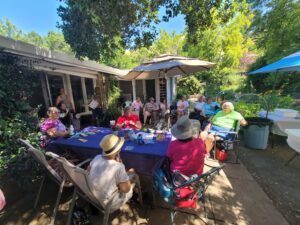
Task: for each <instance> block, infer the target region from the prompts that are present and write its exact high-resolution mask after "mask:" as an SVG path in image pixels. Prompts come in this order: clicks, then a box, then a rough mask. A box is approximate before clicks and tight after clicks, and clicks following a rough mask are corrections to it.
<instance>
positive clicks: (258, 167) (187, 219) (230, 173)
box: [0, 140, 300, 225]
mask: <svg viewBox="0 0 300 225" xmlns="http://www.w3.org/2000/svg"><path fill="white" fill-rule="evenodd" d="M240 153H241V160H242V162H243V164H245V166H244V165H243V164H227V165H226V167H225V168H224V170H223V171H222V172H221V173H220V175H219V176H216V178H215V180H214V181H213V182H212V184H211V185H210V186H209V188H208V190H207V194H208V199H209V201H208V211H209V217H211V218H213V219H211V220H208V222H209V223H210V224H238V225H240V224H254V225H268V224H272V225H277V224H278V225H285V224H288V223H287V221H288V222H289V223H290V224H295V225H296V224H300V218H299V214H300V211H299V209H300V201H299V200H300V199H299V196H300V194H299V191H300V182H299V180H300V174H299V173H298V171H299V167H300V166H299V160H300V157H299V158H298V159H295V161H294V162H292V163H291V165H289V166H287V167H285V166H284V162H285V161H286V160H287V159H288V158H289V157H290V156H291V155H292V154H293V151H292V150H291V149H289V147H288V146H287V145H286V144H285V142H284V141H280V140H279V141H278V143H277V145H276V147H275V148H274V149H267V150H265V151H256V150H250V149H247V148H244V147H243V146H242V145H241V146H240ZM206 164H207V165H209V166H216V165H218V163H217V162H215V161H207V162H206ZM246 168H247V169H246ZM208 169H209V167H206V168H205V170H208ZM247 170H248V171H250V173H251V174H252V176H251V175H250V173H249V172H248V171H247ZM256 181H257V182H258V183H259V184H260V186H259V185H258V184H257V182H256ZM142 185H143V187H142V188H143V190H144V191H145V192H146V193H147V192H150V190H151V179H150V178H143V179H142ZM261 187H262V188H261ZM6 189H7V188H6ZM12 189H13V191H11V192H10V194H9V195H10V196H7V198H8V202H9V204H8V206H7V208H6V209H5V210H4V212H2V213H1V214H0V224H1V225H2V224H3V225H24V224H30V225H44V224H45V225H46V224H49V220H50V215H51V214H52V210H53V205H54V202H55V198H56V196H57V192H58V187H57V185H55V184H54V183H52V182H51V180H47V183H46V186H45V188H44V189H43V190H42V195H41V198H40V203H39V205H38V207H37V209H33V208H32V207H33V204H34V198H35V195H36V190H37V184H35V185H33V186H32V188H31V189H29V190H26V191H22V192H20V191H19V190H18V189H17V188H12ZM265 192H266V193H267V194H268V196H269V197H270V198H271V199H272V200H270V198H268V196H267V195H266V194H265ZM14 193H15V194H14ZM71 195H72V189H69V190H66V191H65V192H64V194H63V198H62V201H61V204H60V208H59V211H58V214H57V219H56V223H55V224H57V225H65V224H66V219H67V213H68V207H69V202H70V199H71ZM150 196H151V195H149V194H148V196H147V195H145V205H144V207H140V206H139V205H138V204H136V203H133V202H132V203H130V204H127V205H125V207H123V208H122V210H121V211H117V212H115V213H113V214H112V215H111V216H110V221H109V224H113V225H117V224H122V225H133V224H151V225H156V224H159V225H160V224H162V225H164V224H166V225H167V224H170V213H169V210H167V209H162V208H160V207H155V208H153V207H151V197H150ZM163 204H164V203H163V201H162V200H161V199H159V197H158V196H157V205H159V206H162V205H163ZM79 205H80V206H82V207H84V209H85V211H86V212H87V214H88V215H89V217H90V219H91V221H92V224H101V223H102V215H101V214H99V215H96V216H91V211H90V208H89V207H88V205H87V204H86V203H85V202H83V201H79ZM274 205H275V206H276V208H278V209H279V210H280V212H281V213H282V214H283V215H284V217H285V218H286V219H285V218H284V217H283V216H282V215H281V213H279V211H278V210H276V208H275V206H274ZM196 214H197V216H194V215H189V214H185V213H178V214H177V215H176V217H175V224H192V225H201V224H205V223H204V222H203V220H201V217H203V211H202V210H198V211H196ZM286 220H287V221H286Z"/></svg>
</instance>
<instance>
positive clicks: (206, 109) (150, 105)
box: [127, 95, 223, 126]
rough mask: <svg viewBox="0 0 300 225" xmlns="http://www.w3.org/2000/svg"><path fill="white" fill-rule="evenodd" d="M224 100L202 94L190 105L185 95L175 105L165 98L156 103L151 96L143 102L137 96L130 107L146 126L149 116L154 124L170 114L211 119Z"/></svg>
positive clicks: (178, 116)
mask: <svg viewBox="0 0 300 225" xmlns="http://www.w3.org/2000/svg"><path fill="white" fill-rule="evenodd" d="M222 102H223V99H222V98H221V97H218V99H217V101H214V98H213V97H210V96H209V97H207V99H206V98H205V96H200V97H199V99H198V101H196V102H195V103H194V104H193V106H191V107H190V103H189V102H188V101H187V99H186V96H185V95H183V96H181V97H180V99H179V100H178V101H177V103H176V104H175V105H174V106H170V105H169V104H168V103H167V102H166V99H164V98H162V99H161V101H160V102H159V103H156V102H155V99H154V98H153V97H150V98H149V101H148V102H147V103H145V104H143V103H142V101H141V98H140V97H137V98H136V99H135V100H134V101H133V103H132V104H131V105H130V107H131V112H132V114H134V115H136V116H137V117H139V118H140V120H141V122H142V125H143V126H145V125H146V124H147V121H148V119H149V118H151V124H152V125H154V124H156V123H157V122H158V120H159V119H160V118H165V119H168V116H169V115H170V114H172V115H176V119H179V118H180V117H181V116H183V115H189V114H191V118H192V117H195V119H197V118H198V119H200V121H201V122H203V121H204V120H205V119H209V118H210V117H212V116H214V115H215V114H216V113H217V112H219V111H221V104H222ZM127 107H128V106H127ZM192 107H193V108H194V111H193V112H189V108H192ZM175 121H176V120H175Z"/></svg>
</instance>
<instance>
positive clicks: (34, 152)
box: [19, 139, 73, 225]
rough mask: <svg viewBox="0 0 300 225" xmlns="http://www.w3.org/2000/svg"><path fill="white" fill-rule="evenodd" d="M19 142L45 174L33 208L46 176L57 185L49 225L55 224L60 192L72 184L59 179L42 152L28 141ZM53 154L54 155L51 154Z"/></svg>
mask: <svg viewBox="0 0 300 225" xmlns="http://www.w3.org/2000/svg"><path fill="white" fill-rule="evenodd" d="M19 141H20V142H21V143H23V144H24V145H26V147H27V151H28V153H29V154H30V155H32V156H33V158H35V160H36V161H37V162H38V163H40V164H41V165H42V166H43V168H44V169H45V173H44V175H43V177H42V180H41V183H40V186H39V189H38V192H37V196H36V199H35V202H34V208H36V206H37V204H38V201H39V198H40V194H41V190H42V187H43V184H44V181H45V178H46V176H47V175H48V176H49V177H50V178H51V179H52V180H53V181H54V182H55V183H57V184H58V185H59V192H58V195H57V197H56V202H55V206H54V209H53V214H52V217H51V221H50V224H51V225H53V224H54V222H55V217H56V213H57V209H58V206H59V202H60V198H61V195H62V192H63V189H64V188H65V187H72V186H73V184H72V183H70V182H66V179H65V178H64V177H61V176H60V175H59V174H58V173H57V171H55V170H54V169H53V168H52V167H51V166H50V165H49V163H48V161H47V160H46V158H45V155H44V153H43V152H42V151H40V150H38V149H36V148H34V147H33V146H32V145H31V144H30V143H29V141H27V140H23V139H19ZM53 154H54V153H53Z"/></svg>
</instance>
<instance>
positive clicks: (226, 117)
mask: <svg viewBox="0 0 300 225" xmlns="http://www.w3.org/2000/svg"><path fill="white" fill-rule="evenodd" d="M236 121H238V122H239V123H240V125H241V126H246V125H247V121H246V120H245V119H244V117H243V116H242V115H241V114H240V113H239V112H237V111H234V106H233V104H232V103H231V102H224V103H223V105H222V111H220V112H218V113H217V114H216V115H215V116H214V117H213V118H212V120H211V123H210V124H208V125H207V126H206V127H205V130H204V131H203V132H202V133H201V138H202V139H203V140H204V141H205V146H206V151H207V152H210V150H211V149H212V147H213V142H214V140H215V135H216V136H217V137H218V139H219V140H231V139H232V138H233V137H234V135H233V133H230V132H228V133H227V132H226V131H233V130H234V128H235V124H236ZM208 132H210V134H209V133H208Z"/></svg>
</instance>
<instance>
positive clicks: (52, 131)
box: [46, 127, 69, 137]
mask: <svg viewBox="0 0 300 225" xmlns="http://www.w3.org/2000/svg"><path fill="white" fill-rule="evenodd" d="M46 133H47V134H48V135H49V137H65V136H67V135H69V132H68V131H57V130H56V128H55V127H53V128H51V129H48V130H47V131H46Z"/></svg>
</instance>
